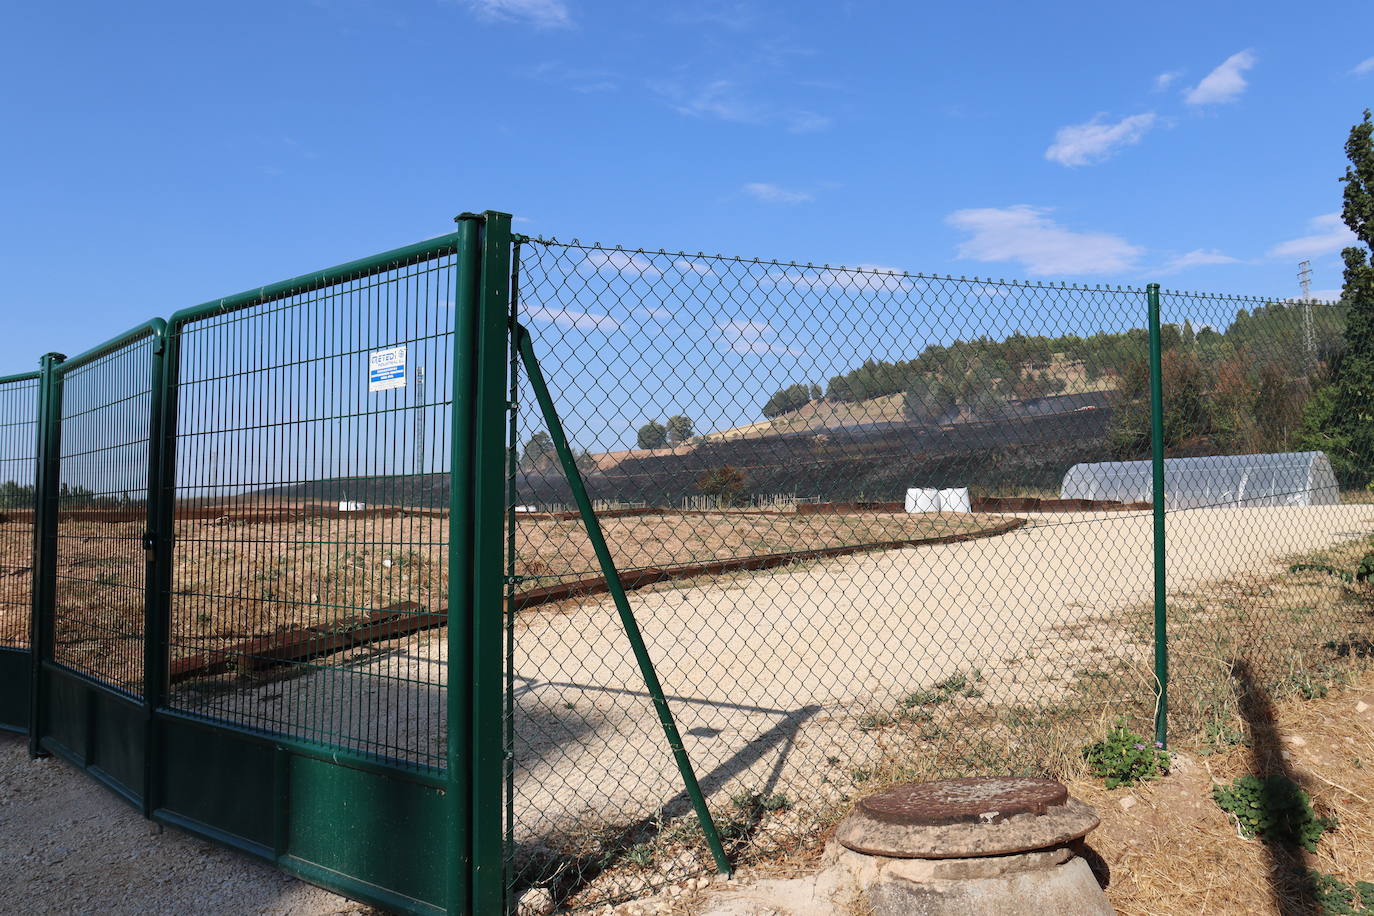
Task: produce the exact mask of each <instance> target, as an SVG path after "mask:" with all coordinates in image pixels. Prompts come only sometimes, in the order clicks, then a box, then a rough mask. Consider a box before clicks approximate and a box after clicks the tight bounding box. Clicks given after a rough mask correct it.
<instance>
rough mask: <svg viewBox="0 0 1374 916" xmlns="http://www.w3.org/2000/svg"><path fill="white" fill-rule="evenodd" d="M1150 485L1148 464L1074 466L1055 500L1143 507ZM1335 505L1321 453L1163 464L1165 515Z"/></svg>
mask: <svg viewBox="0 0 1374 916" xmlns="http://www.w3.org/2000/svg"><path fill="white" fill-rule="evenodd" d="M1152 481H1153V476H1152V471H1151V464H1150V462H1148V461H1102V462H1096V463H1093V464H1075V465H1074V466H1073V467H1071V468H1069V470H1068V473H1067V474H1065V475H1064V483H1063V485H1062V486H1061V488H1060V495H1061V496H1062V497H1063V498H1064V499H1103V500H1108V499H1109V500H1117V501H1119V502H1124V503H1148V502H1150V501H1151V500H1152V492H1153V488H1152ZM1340 501H1341V498H1340V491H1339V490H1338V489H1337V487H1336V475H1335V474H1334V473H1332V471H1331V461H1330V459H1328V458H1327V457H1326V453H1325V452H1282V453H1279V454H1270V455H1208V456H1205V457H1201V458H1166V459H1164V505H1165V507H1166V508H1169V509H1197V508H1203V507H1208V506H1334V505H1336V504H1337V503H1339V502H1340Z"/></svg>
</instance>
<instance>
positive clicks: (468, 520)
mask: <svg viewBox="0 0 1374 916" xmlns="http://www.w3.org/2000/svg"><path fill="white" fill-rule="evenodd" d="M481 245H482V225H481V222H480V220H477V219H463V218H460V219H459V220H458V251H457V255H456V261H457V270H456V279H455V281H454V287H455V288H454V299H453V304H454V326H453V379H452V390H453V395H452V398H451V403H450V429H449V436H450V447H449V517H448V532H449V535H448V618H449V626H448V646H447V649H448V671H447V673H446V675H445V678H444V683H445V686H444V694H445V703H446V706H445V726H446V728H447V729H448V748H447V764H448V770H447V777H448V783H447V786H446V787H445V805H446V808H447V821H448V840H449V842H448V858H447V860H446V861H445V866H446V871H447V892H446V897H447V899H446V906H445V909H446V910H447V911H448V913H449V914H450V916H459V914H465V913H471V912H473V909H472V885H471V876H472V820H471V806H472V795H473V791H472V790H473V782H472V696H473V670H472V663H473V646H472V627H471V615H470V613H469V611H470V608H469V604H470V602H471V600H472V587H473V579H474V575H473V562H472V559H473V545H474V543H475V537H474V531H473V525H472V519H473V508H474V506H473V502H474V501H473V492H472V486H471V483H472V469H473V451H474V450H473V442H474V440H475V439H476V400H477V399H476V394H477V310H478V303H479V301H480V299H481V288H482V283H481V278H482V248H481Z"/></svg>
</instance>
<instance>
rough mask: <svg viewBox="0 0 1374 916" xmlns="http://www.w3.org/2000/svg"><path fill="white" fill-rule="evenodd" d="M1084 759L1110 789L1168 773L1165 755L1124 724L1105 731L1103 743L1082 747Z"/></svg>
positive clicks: (1089, 768) (1167, 760)
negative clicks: (1105, 735)
mask: <svg viewBox="0 0 1374 916" xmlns="http://www.w3.org/2000/svg"><path fill="white" fill-rule="evenodd" d="M1083 759H1084V760H1086V761H1087V762H1088V770H1089V771H1090V772H1091V773H1092V774H1093V775H1094V776H1100V777H1102V778H1103V779H1105V780H1106V783H1107V788H1109V789H1115V788H1116V787H1117V786H1133V785H1135V784H1136V783H1139V782H1145V781H1146V780H1150V779H1157V778H1159V777H1160V776H1162V775H1163V774H1165V773H1167V772H1169V755H1168V753H1167V752H1165V751H1164V750H1162V749H1161V748H1160V746H1159V745H1158V744H1149V743H1148V742H1146V740H1145V739H1144V738H1142V737H1141V736H1140V735H1137V734H1136V733H1135V732H1133V731H1131V730H1130V729H1129V728H1127V727H1126V723H1125V722H1118V723H1117V724H1116V725H1115V726H1113V727H1112V728H1111V729H1110V730H1108V732H1107V737H1106V738H1104V739H1103V740H1101V741H1099V742H1097V743H1096V744H1089V745H1088V746H1087V747H1085V748H1083Z"/></svg>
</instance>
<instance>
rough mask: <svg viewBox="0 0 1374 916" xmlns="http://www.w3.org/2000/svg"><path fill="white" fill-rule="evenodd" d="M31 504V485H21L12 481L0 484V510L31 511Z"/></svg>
mask: <svg viewBox="0 0 1374 916" xmlns="http://www.w3.org/2000/svg"><path fill="white" fill-rule="evenodd" d="M33 503H34V487H33V484H21V483H18V482H17V481H13V480H7V481H5V482H4V483H2V484H0V509H32V508H33Z"/></svg>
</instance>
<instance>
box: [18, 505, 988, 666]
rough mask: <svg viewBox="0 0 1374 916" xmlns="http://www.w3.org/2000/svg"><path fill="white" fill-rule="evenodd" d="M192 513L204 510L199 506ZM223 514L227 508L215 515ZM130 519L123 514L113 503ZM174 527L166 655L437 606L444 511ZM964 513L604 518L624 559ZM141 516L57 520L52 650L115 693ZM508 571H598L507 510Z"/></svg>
mask: <svg viewBox="0 0 1374 916" xmlns="http://www.w3.org/2000/svg"><path fill="white" fill-rule="evenodd" d="M197 511H204V510H203V509H199V510H197ZM226 512H227V510H226ZM120 514H122V515H125V516H127V515H128V513H127V512H123V513H120ZM252 515H253V516H254V517H255V518H256V520H251V521H243V520H238V519H237V518H236V516H235V514H233V513H228V512H227V514H226V515H224V516H222V517H219V518H214V517H211V518H192V519H182V520H178V522H177V535H176V537H177V549H176V551H175V552H174V554H173V557H174V567H173V572H172V590H173V599H172V609H171V656H172V658H173V659H176V658H180V657H183V656H189V655H196V654H200V653H205V652H214V651H215V650H223V649H226V648H230V647H233V646H235V645H237V644H238V643H240V642H242V641H243V640H247V639H251V638H253V637H257V636H268V635H271V634H273V633H277V632H280V631H283V630H287V629H291V628H299V627H326V628H337V627H341V626H346V625H348V624H349V622H350V621H353V620H355V619H357V618H360V617H361V616H362V615H363V614H364V613H365V612H366V611H367V610H371V609H374V608H386V607H388V606H391V605H395V604H399V603H402V602H412V603H413V604H414V605H416V606H417V607H418V608H420V609H422V610H434V611H438V610H441V609H442V608H443V607H444V605H445V602H446V594H447V584H446V579H447V572H448V570H447V565H446V562H445V550H444V545H445V543H446V541H447V535H448V520H447V519H446V518H444V517H442V516H435V515H400V516H393V517H359V518H357V519H350V518H347V517H343V516H339V515H338V514H337V513H336V514H335V515H334V516H333V517H306V516H305V515H304V514H303V513H297V515H298V516H299V517H295V518H292V517H290V516H291V513H290V512H288V511H286V510H282V515H283V519H284V520H283V521H280V522H263V521H261V520H260V518H261V515H262V510H259V511H257V512H256V513H252ZM1000 520H1001V519H1000V518H992V517H989V516H975V515H940V514H931V515H893V514H887V515H878V514H865V515H805V516H788V515H766V514H760V513H747V512H733V511H727V512H716V513H703V514H677V513H675V514H671V515H644V516H627V517H611V518H607V519H605V520H604V522H603V528H604V531H605V534H606V538H607V541H608V543H609V544H610V545H611V547H612V551H613V553H614V555H615V559H616V562H617V564H618V565H619V567H620V568H621V569H622V570H631V569H636V568H639V567H645V566H672V565H677V564H683V563H699V562H705V561H709V560H716V559H726V558H730V557H736V556H741V555H754V554H760V553H785V552H791V551H797V550H807V549H823V548H827V547H837V546H845V545H852V544H863V543H870V542H874V541H884V540H916V539H921V538H927V537H939V536H943V535H949V534H962V533H967V532H971V531H977V530H979V529H980V528H983V527H987V526H988V525H989V524H995V523H996V522H998V521H1000ZM143 528H144V526H143V524H142V522H138V521H114V522H104V521H92V520H89V519H82V520H72V521H65V522H63V523H62V525H61V529H60V535H59V540H58V573H57V575H58V583H59V584H58V589H59V595H60V599H61V600H60V603H59V608H58V612H57V614H56V620H55V630H56V644H55V650H54V651H55V654H56V657H57V659H58V660H59V661H61V662H63V663H64V664H67V665H70V666H71V667H73V668H76V669H77V670H79V671H84V672H86V673H88V674H92V675H95V676H97V677H99V678H101V679H102V680H105V681H108V682H111V683H115V684H117V685H119V686H121V687H124V688H125V689H129V690H135V691H136V690H137V689H138V686H139V680H140V678H141V676H142V655H143V652H142V646H141V644H140V640H141V634H142V632H143V578H144V554H143V548H142V544H141V537H142V533H143ZM32 532H33V529H32V525H31V522H30V521H29V520H26V519H17V518H15V519H0V645H3V644H16V643H17V642H18V641H20V640H21V639H22V638H23V634H25V633H26V632H27V630H28V617H29V607H28V595H29V585H30V580H31V569H30V566H31V558H30V552H31V550H32ZM516 541H517V545H518V555H517V561H516V574H517V575H519V576H521V577H522V579H523V580H524V581H525V582H527V583H528V585H526V586H525V587H532V586H546V585H554V584H557V583H558V582H560V581H563V580H565V579H580V578H586V577H590V576H599V575H600V568H599V567H598V565H597V563H596V560H595V558H594V555H593V552H592V549H591V544H590V542H589V541H588V540H587V537H586V534H585V531H584V529H583V527H582V525H581V522H580V521H577V520H575V519H571V520H570V519H557V518H552V517H546V516H544V517H526V518H521V519H520V520H519V525H518V534H517V538H516Z"/></svg>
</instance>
